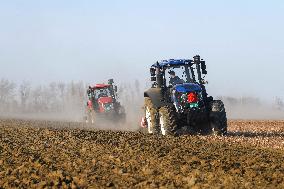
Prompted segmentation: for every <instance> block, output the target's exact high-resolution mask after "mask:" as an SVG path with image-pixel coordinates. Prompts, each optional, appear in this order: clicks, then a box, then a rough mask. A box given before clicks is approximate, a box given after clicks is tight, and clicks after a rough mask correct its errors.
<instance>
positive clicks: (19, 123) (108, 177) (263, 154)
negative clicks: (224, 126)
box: [0, 120, 284, 188]
mask: <svg viewBox="0 0 284 189" xmlns="http://www.w3.org/2000/svg"><path fill="white" fill-rule="evenodd" d="M283 162H284V121H242V120H232V121H230V122H229V134H228V136H226V137H214V136H181V137H163V136H153V135H146V134H143V133H139V132H127V131H106V130H95V129H91V128H89V127H88V126H87V125H85V124H81V123H67V122H49V121H24V120H1V121H0V188H284V163H283Z"/></svg>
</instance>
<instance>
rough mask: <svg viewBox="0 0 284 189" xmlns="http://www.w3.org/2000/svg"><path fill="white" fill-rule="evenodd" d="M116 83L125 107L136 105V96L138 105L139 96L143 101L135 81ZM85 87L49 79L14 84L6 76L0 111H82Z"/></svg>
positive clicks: (0, 92) (0, 87)
mask: <svg viewBox="0 0 284 189" xmlns="http://www.w3.org/2000/svg"><path fill="white" fill-rule="evenodd" d="M92 84H94V83H92ZM92 84H91V85H92ZM117 85H118V89H119V91H118V94H119V97H120V100H121V101H122V103H123V104H124V105H125V106H138V105H137V104H139V103H137V102H138V101H139V99H140V104H141V99H142V100H143V93H142V95H141V91H142V90H143V89H142V87H141V85H140V82H139V81H138V80H135V81H133V82H132V83H121V84H117ZM88 86H89V84H86V83H84V82H69V83H64V82H52V83H49V84H46V85H38V86H34V85H32V83H31V82H28V81H23V82H22V83H20V84H16V83H15V82H13V81H10V80H8V79H1V80H0V114H1V113H2V114H3V113H50V112H52V113H56V112H65V111H78V112H83V111H84V108H85V104H86V100H87V96H86V90H87V88H88ZM140 104H139V106H140Z"/></svg>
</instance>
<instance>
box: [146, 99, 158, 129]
mask: <svg viewBox="0 0 284 189" xmlns="http://www.w3.org/2000/svg"><path fill="white" fill-rule="evenodd" d="M157 114H158V111H157V108H155V107H154V104H153V103H152V100H151V99H150V98H149V97H145V118H146V122H147V131H148V133H150V134H158V133H159V124H158V118H157Z"/></svg>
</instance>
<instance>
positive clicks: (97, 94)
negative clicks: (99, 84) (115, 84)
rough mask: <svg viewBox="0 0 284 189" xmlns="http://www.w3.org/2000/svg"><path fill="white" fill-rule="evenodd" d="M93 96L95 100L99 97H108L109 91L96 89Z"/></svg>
mask: <svg viewBox="0 0 284 189" xmlns="http://www.w3.org/2000/svg"><path fill="white" fill-rule="evenodd" d="M94 96H95V98H96V99H98V98H101V97H110V96H111V94H110V90H109V89H108V88H102V89H96V90H95V91H94Z"/></svg>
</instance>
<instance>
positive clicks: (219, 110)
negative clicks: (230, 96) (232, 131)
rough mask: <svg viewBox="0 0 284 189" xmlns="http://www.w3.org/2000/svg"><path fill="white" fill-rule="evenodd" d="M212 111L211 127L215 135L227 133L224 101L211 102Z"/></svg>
mask: <svg viewBox="0 0 284 189" xmlns="http://www.w3.org/2000/svg"><path fill="white" fill-rule="evenodd" d="M210 107H211V112H210V127H211V129H212V131H211V132H212V134H214V135H221V136H223V135H226V134H227V127H228V126H227V115H226V111H225V106H224V103H223V102H222V101H221V100H214V101H212V102H211V106H210Z"/></svg>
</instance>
